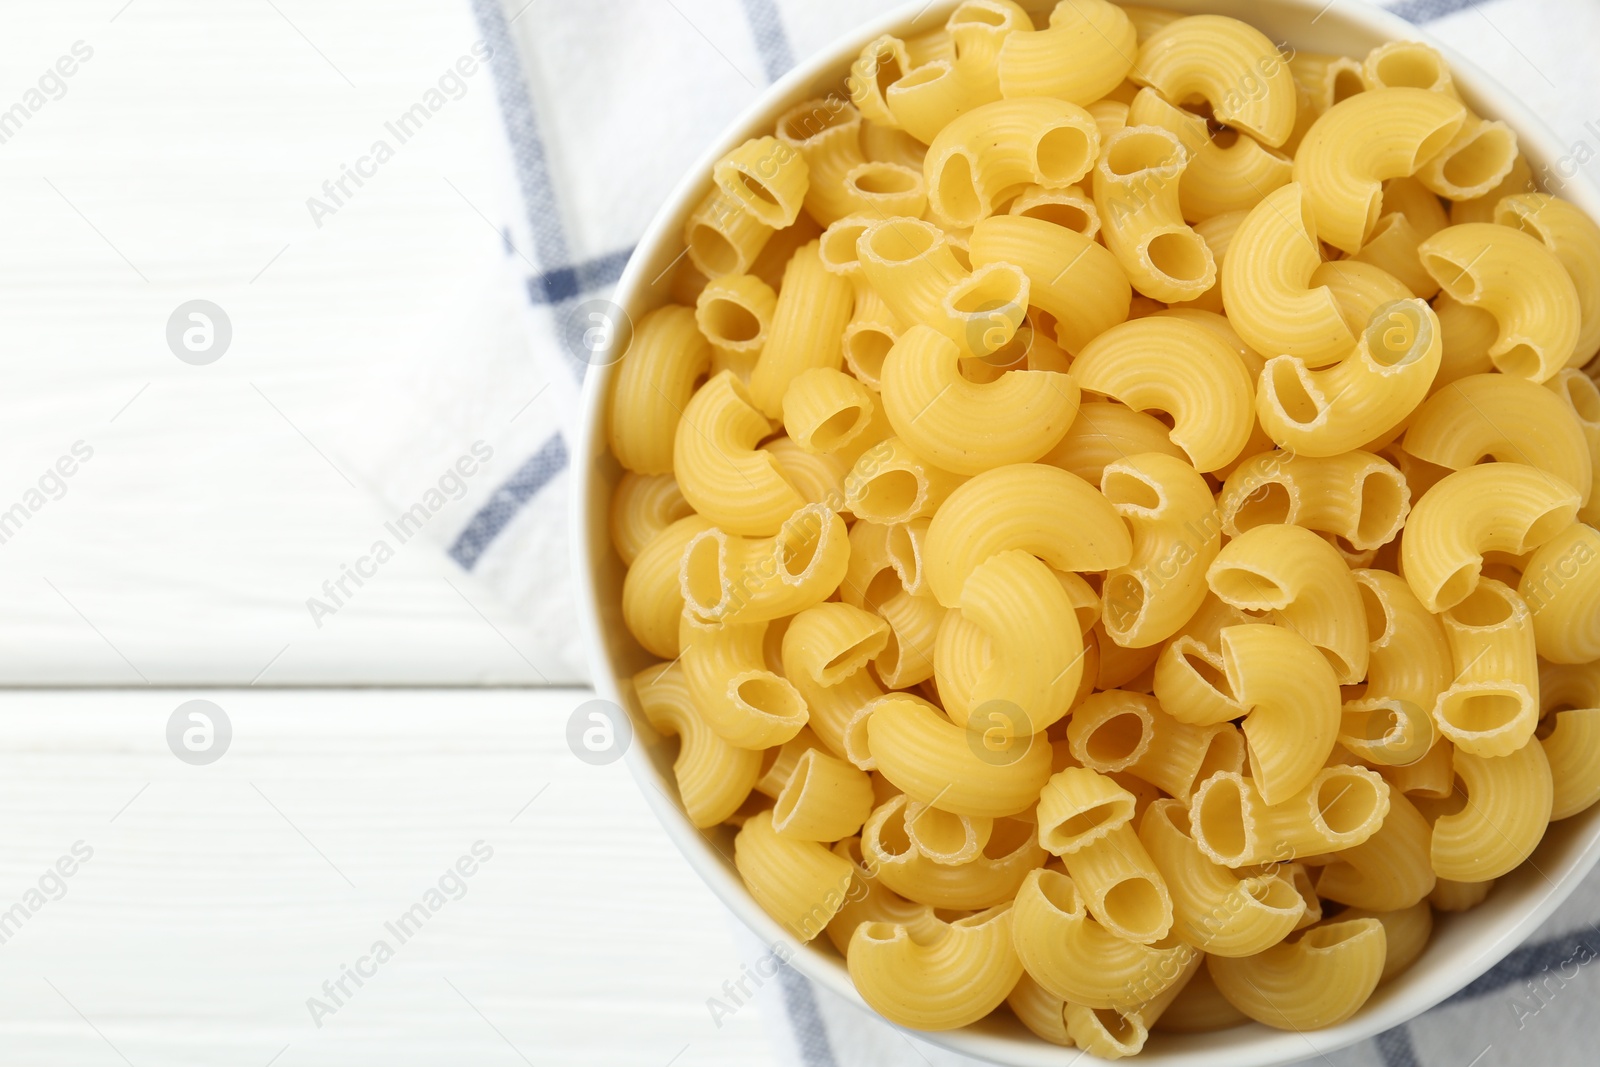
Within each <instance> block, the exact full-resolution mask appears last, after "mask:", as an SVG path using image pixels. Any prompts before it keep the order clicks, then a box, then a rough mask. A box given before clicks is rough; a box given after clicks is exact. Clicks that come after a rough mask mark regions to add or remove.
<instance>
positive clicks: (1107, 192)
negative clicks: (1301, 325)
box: [1094, 126, 1217, 303]
mask: <svg viewBox="0 0 1600 1067" xmlns="http://www.w3.org/2000/svg"><path fill="white" fill-rule="evenodd" d="M1190 161H1191V156H1190V154H1189V150H1188V149H1187V148H1185V147H1184V146H1183V143H1182V142H1181V141H1180V140H1179V139H1178V136H1177V135H1176V134H1174V133H1172V132H1171V131H1170V130H1167V129H1163V128H1162V127H1160V126H1128V127H1125V128H1123V129H1121V130H1118V131H1117V132H1116V133H1114V134H1112V135H1111V136H1110V137H1108V138H1106V141H1105V145H1104V147H1103V148H1102V149H1101V152H1100V159H1099V162H1098V163H1097V164H1096V165H1095V174H1094V206H1095V211H1096V213H1097V214H1098V215H1099V216H1100V226H1101V237H1102V239H1104V241H1105V243H1106V247H1107V248H1109V249H1110V250H1111V252H1112V254H1114V255H1115V256H1116V257H1117V262H1118V263H1119V264H1121V266H1122V269H1123V272H1124V273H1126V274H1127V275H1128V280H1129V281H1130V282H1132V283H1133V287H1134V288H1135V289H1137V290H1138V291H1139V292H1140V293H1143V294H1144V295H1145V296H1148V297H1150V298H1152V299H1154V300H1160V301H1163V302H1166V303H1174V302H1177V301H1181V300H1193V299H1195V298H1197V297H1199V296H1200V295H1201V294H1203V293H1205V292H1206V290H1208V289H1210V288H1211V287H1212V285H1214V284H1215V283H1216V280H1217V263H1216V258H1215V257H1214V256H1213V255H1212V254H1211V249H1210V248H1209V247H1208V246H1207V245H1206V242H1205V239H1204V238H1202V237H1201V236H1200V235H1199V234H1198V233H1196V232H1195V231H1194V228H1193V227H1192V226H1190V225H1189V224H1188V223H1186V222H1185V221H1184V220H1183V211H1182V208H1181V207H1180V204H1179V183H1180V182H1181V181H1182V179H1183V176H1184V174H1185V172H1186V170H1187V169H1188V166H1189V164H1190Z"/></svg>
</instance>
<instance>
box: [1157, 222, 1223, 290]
mask: <svg viewBox="0 0 1600 1067" xmlns="http://www.w3.org/2000/svg"><path fill="white" fill-rule="evenodd" d="M1145 254H1146V255H1148V256H1149V257H1150V265H1151V266H1152V267H1154V268H1155V269H1156V270H1158V271H1160V272H1161V273H1162V274H1165V275H1166V276H1167V277H1169V278H1171V279H1173V280H1174V281H1179V282H1199V281H1202V280H1203V279H1204V278H1205V276H1206V272H1207V270H1208V268H1210V266H1211V259H1210V256H1209V255H1208V253H1207V251H1206V245H1205V240H1204V239H1203V238H1201V237H1200V235H1199V234H1197V233H1194V232H1192V231H1188V230H1180V231H1177V232H1173V233H1158V234H1156V235H1155V236H1154V237H1152V238H1151V239H1150V243H1149V244H1148V245H1146V246H1145Z"/></svg>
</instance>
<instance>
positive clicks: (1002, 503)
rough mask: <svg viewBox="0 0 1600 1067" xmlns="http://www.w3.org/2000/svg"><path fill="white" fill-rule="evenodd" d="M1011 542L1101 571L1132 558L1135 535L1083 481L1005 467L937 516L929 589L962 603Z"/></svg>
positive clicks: (1070, 565)
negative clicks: (973, 579) (974, 579)
mask: <svg viewBox="0 0 1600 1067" xmlns="http://www.w3.org/2000/svg"><path fill="white" fill-rule="evenodd" d="M857 514H860V512H859V511H858V512H857ZM1011 548H1020V549H1023V550H1024V551H1027V552H1030V553H1032V554H1033V555H1035V556H1038V557H1039V558H1040V559H1042V560H1044V562H1046V563H1048V564H1049V565H1050V566H1052V567H1054V568H1055V569H1056V570H1058V571H1096V570H1106V569H1108V568H1111V567H1120V566H1122V565H1124V564H1125V563H1127V562H1128V560H1129V559H1130V558H1131V557H1132V554H1133V539H1132V537H1131V536H1130V535H1129V533H1128V527H1127V526H1126V524H1124V523H1123V521H1122V519H1121V518H1119V517H1118V515H1117V513H1116V511H1115V510H1114V509H1113V508H1112V507H1111V503H1110V501H1108V500H1106V498H1105V497H1104V496H1102V495H1101V493H1100V491H1099V490H1098V489H1096V488H1095V487H1094V486H1092V485H1090V484H1089V483H1087V482H1085V481H1084V480H1083V479H1081V478H1077V477H1074V476H1073V475H1071V474H1068V473H1067V472H1066V471H1063V470H1059V469H1057V468H1055V467H1049V466H1045V465H1043V464H1038V463H1019V464H1015V465H1012V466H1009V467H999V468H996V469H995V470H991V471H985V472H984V473H982V474H979V475H977V476H976V477H974V478H972V479H971V480H969V481H967V482H965V483H964V484H962V485H961V486H960V487H958V488H957V489H956V491H955V492H953V493H951V494H950V497H949V499H947V500H946V501H945V502H944V505H943V506H942V507H940V508H939V511H938V513H937V514H935V515H934V517H933V522H932V524H931V525H930V526H929V527H928V536H927V538H926V539H925V541H924V542H923V564H924V567H925V573H926V577H927V581H928V588H929V589H931V590H932V591H933V595H934V596H936V597H937V598H938V599H939V603H941V604H944V605H945V606H946V607H956V606H957V605H959V604H960V601H961V590H962V588H963V587H964V586H965V585H966V583H967V579H968V577H969V576H970V575H971V574H972V572H973V571H974V570H976V569H977V567H978V565H979V564H980V563H982V562H983V561H984V560H986V559H988V558H989V557H990V556H993V555H995V554H997V553H999V552H1004V551H1005V550H1007V549H1011Z"/></svg>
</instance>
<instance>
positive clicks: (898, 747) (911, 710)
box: [867, 693, 1050, 818]
mask: <svg viewBox="0 0 1600 1067" xmlns="http://www.w3.org/2000/svg"><path fill="white" fill-rule="evenodd" d="M1019 717H1021V716H1019ZM1009 725H1010V726H1011V727H1012V730H1011V731H1009V732H1008V731H1006V730H1004V729H1003V728H1001V727H998V726H997V727H993V728H990V729H988V730H986V731H984V732H983V733H978V732H975V731H969V730H966V729H963V728H962V727H960V726H957V725H956V724H955V723H953V722H951V721H950V720H949V719H947V718H945V717H944V716H943V715H941V714H940V713H939V712H938V711H937V710H936V709H935V708H933V707H932V706H931V705H929V704H927V703H926V702H920V701H918V700H916V698H914V697H911V696H909V695H907V694H903V693H902V694H895V695H893V696H891V697H889V698H887V699H885V700H882V701H880V702H879V703H878V705H877V707H876V709H875V710H874V711H873V713H872V716H871V717H870V718H869V719H868V720H867V744H868V747H869V749H870V750H871V752H872V756H873V758H874V759H876V760H877V761H878V770H879V772H880V773H881V774H883V776H884V777H885V778H887V779H889V781H891V782H893V783H894V784H895V785H896V786H897V787H899V788H900V789H901V790H903V791H904V792H905V793H906V794H907V795H908V796H910V797H911V798H912V799H913V800H920V801H922V802H923V803H924V804H928V805H930V806H932V807H936V808H939V809H940V810H942V811H948V812H951V813H952V814H955V815H981V816H986V817H989V818H995V817H998V816H1002V815H1015V814H1016V813H1017V812H1020V811H1026V810H1027V809H1028V808H1029V807H1031V806H1032V805H1033V804H1034V803H1036V802H1037V801H1038V799H1039V790H1041V789H1043V788H1044V784H1045V781H1046V780H1048V779H1049V777H1050V745H1049V743H1048V742H1047V741H1046V740H1045V739H1044V737H1043V736H1042V735H1038V736H1035V735H1032V734H1020V733H1016V732H1014V730H1015V726H1016V724H1015V723H1013V724H1009Z"/></svg>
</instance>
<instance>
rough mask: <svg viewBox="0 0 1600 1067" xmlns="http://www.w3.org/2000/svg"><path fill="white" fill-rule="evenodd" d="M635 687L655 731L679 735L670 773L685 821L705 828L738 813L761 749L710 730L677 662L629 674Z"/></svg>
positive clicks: (757, 767)
mask: <svg viewBox="0 0 1600 1067" xmlns="http://www.w3.org/2000/svg"><path fill="white" fill-rule="evenodd" d="M633 689H634V692H635V693H637V694H638V696H639V707H640V708H641V709H642V710H643V711H644V715H645V718H646V719H649V720H650V725H651V726H653V727H654V728H655V730H656V732H657V733H661V734H666V735H668V736H676V737H677V738H678V755H677V758H675V759H674V760H673V761H672V776H673V778H675V779H676V780H677V782H678V798H679V799H680V800H682V801H683V810H684V811H685V812H686V813H687V814H688V816H689V821H690V822H692V823H694V825H695V826H697V827H700V828H701V829H704V828H706V827H708V826H715V825H717V824H718V823H720V822H722V821H723V820H724V819H726V818H727V817H728V816H730V815H732V814H733V813H734V812H735V811H738V810H739V805H741V804H743V803H744V802H745V798H746V797H748V796H749V795H750V790H751V789H752V788H754V787H755V784H756V779H757V778H758V777H759V776H760V774H761V753H759V752H754V751H751V750H750V749H744V748H735V747H734V746H733V745H730V744H728V742H726V741H724V740H723V739H722V738H721V737H720V736H718V735H717V732H716V731H715V730H713V729H711V727H710V726H709V725H708V724H707V723H706V721H705V719H704V718H702V717H701V715H700V712H699V711H698V710H697V709H696V708H695V706H694V696H693V694H692V693H691V692H690V690H689V683H688V680H687V679H686V678H685V677H684V673H683V666H682V665H681V664H676V663H669V664H665V665H663V664H659V663H658V664H656V665H655V666H653V667H646V668H645V669H644V670H642V671H640V672H639V673H638V674H636V675H634V676H633Z"/></svg>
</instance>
